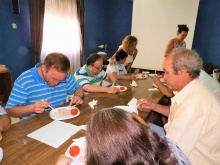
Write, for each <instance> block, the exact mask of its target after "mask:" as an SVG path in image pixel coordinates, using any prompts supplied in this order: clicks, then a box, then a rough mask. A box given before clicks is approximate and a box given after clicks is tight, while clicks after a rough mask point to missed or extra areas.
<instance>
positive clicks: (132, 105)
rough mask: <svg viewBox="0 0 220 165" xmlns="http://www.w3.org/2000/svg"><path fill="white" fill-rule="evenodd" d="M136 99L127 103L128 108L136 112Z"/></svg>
mask: <svg viewBox="0 0 220 165" xmlns="http://www.w3.org/2000/svg"><path fill="white" fill-rule="evenodd" d="M136 103H137V99H136V98H134V97H133V98H132V99H131V100H130V101H129V102H128V106H129V107H131V108H132V109H134V110H135V111H137V105H136Z"/></svg>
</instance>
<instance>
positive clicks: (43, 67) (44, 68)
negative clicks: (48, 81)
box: [42, 65, 48, 73]
mask: <svg viewBox="0 0 220 165" xmlns="http://www.w3.org/2000/svg"><path fill="white" fill-rule="evenodd" d="M42 71H43V72H44V73H46V72H48V70H47V67H46V66H45V65H42Z"/></svg>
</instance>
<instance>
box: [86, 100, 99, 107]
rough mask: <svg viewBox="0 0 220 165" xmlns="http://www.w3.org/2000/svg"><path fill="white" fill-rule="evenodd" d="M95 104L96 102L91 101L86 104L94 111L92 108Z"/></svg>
mask: <svg viewBox="0 0 220 165" xmlns="http://www.w3.org/2000/svg"><path fill="white" fill-rule="evenodd" d="M97 102H98V100H92V101H90V102H89V103H88V104H89V106H90V107H91V108H92V109H94V106H95V105H97Z"/></svg>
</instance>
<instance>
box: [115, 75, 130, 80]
mask: <svg viewBox="0 0 220 165" xmlns="http://www.w3.org/2000/svg"><path fill="white" fill-rule="evenodd" d="M117 80H132V77H131V75H124V76H120V75H117Z"/></svg>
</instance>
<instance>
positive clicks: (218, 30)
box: [192, 0, 220, 67]
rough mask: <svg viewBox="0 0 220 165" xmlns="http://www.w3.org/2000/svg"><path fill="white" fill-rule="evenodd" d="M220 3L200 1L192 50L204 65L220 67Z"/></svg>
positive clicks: (216, 1)
mask: <svg viewBox="0 0 220 165" xmlns="http://www.w3.org/2000/svg"><path fill="white" fill-rule="evenodd" d="M219 7H220V1H219V0H212V1H209V0H200V4H199V10H198V16H197V21H196V28H195V34H194V40H193V46H192V47H193V49H196V50H197V52H198V53H199V54H200V55H201V56H202V58H203V61H204V63H211V64H214V65H215V66H218V67H220V10H219V9H220V8H219Z"/></svg>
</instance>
